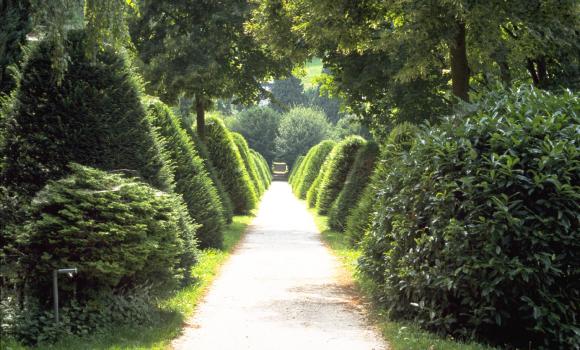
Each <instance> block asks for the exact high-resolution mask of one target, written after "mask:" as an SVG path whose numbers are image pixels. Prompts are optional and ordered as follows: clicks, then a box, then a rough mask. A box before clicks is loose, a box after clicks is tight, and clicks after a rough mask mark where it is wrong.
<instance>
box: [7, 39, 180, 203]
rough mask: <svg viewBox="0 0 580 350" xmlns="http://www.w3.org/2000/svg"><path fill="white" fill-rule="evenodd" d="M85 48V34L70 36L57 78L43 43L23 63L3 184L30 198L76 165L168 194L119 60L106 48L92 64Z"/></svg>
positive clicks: (134, 88)
mask: <svg viewBox="0 0 580 350" xmlns="http://www.w3.org/2000/svg"><path fill="white" fill-rule="evenodd" d="M86 45H87V39H86V35H85V34H84V33H83V32H69V33H68V36H67V40H66V41H65V43H64V50H65V54H66V55H67V62H68V64H67V69H66V71H65V72H64V75H63V76H62V77H60V76H59V73H58V72H55V71H54V70H53V68H52V64H53V60H52V57H53V56H54V54H55V53H54V51H55V50H56V48H55V45H54V44H53V43H52V42H51V41H49V40H45V41H42V42H40V43H39V45H38V46H37V47H35V48H34V49H33V51H32V53H31V54H30V57H29V58H28V60H27V61H26V62H25V63H24V66H23V69H22V75H21V80H20V86H19V88H18V90H17V92H16V95H15V98H14V101H13V103H14V106H13V111H12V113H11V115H10V117H9V120H8V121H7V130H6V137H5V166H4V169H3V172H2V182H3V183H4V184H6V185H7V186H8V187H9V188H10V189H11V190H13V191H16V192H17V193H19V194H20V195H22V196H25V197H27V198H30V197H32V196H33V195H34V194H35V193H36V192H37V191H38V190H40V189H41V188H42V187H43V186H44V185H45V184H46V182H47V181H49V180H53V179H59V178H61V177H63V176H64V175H66V174H68V172H69V168H68V166H67V165H68V164H69V163H70V162H75V163H79V164H83V165H88V166H92V167H95V168H99V169H104V170H116V169H123V170H125V171H127V172H129V173H131V174H134V175H136V176H140V177H141V178H143V179H144V180H145V181H146V182H147V183H150V184H151V185H153V186H155V187H157V188H160V189H163V190H170V189H171V187H172V185H171V178H170V171H168V170H167V169H165V167H164V163H163V160H162V157H161V155H160V154H159V149H158V146H157V145H156V144H155V139H154V136H153V135H152V133H151V127H150V125H149V122H148V120H147V118H146V112H145V109H144V107H143V105H142V104H141V96H140V93H139V87H138V84H137V82H136V79H135V78H134V77H133V73H132V72H131V70H130V69H129V68H128V67H127V64H126V62H125V59H124V58H123V57H122V56H120V55H119V54H117V53H115V52H114V51H113V49H109V48H106V49H104V50H102V51H99V52H97V55H96V57H95V59H94V60H92V59H90V58H89V57H87V51H88V48H87V46H86ZM56 82H58V83H56Z"/></svg>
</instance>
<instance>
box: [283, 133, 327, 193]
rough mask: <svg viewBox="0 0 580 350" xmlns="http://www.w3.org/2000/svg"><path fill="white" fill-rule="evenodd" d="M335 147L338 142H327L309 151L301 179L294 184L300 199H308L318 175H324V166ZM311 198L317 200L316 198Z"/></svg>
mask: <svg viewBox="0 0 580 350" xmlns="http://www.w3.org/2000/svg"><path fill="white" fill-rule="evenodd" d="M335 145H336V142H334V141H331V140H326V141H322V142H321V143H319V144H317V145H316V146H314V147H312V148H311V149H310V150H309V151H308V153H307V154H306V159H305V160H304V165H303V169H302V172H301V174H300V177H299V178H298V181H295V183H293V186H294V187H295V191H296V195H297V196H298V198H300V199H305V198H306V194H307V193H308V191H309V190H310V187H312V186H313V183H314V181H315V180H316V178H317V177H318V175H320V174H321V173H322V171H321V169H322V165H323V164H324V161H325V160H326V158H327V157H328V155H329V154H330V152H331V151H332V149H333V148H334V146H335ZM311 198H313V200H315V198H316V197H311Z"/></svg>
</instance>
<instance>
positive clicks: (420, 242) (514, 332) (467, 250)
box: [360, 88, 580, 349]
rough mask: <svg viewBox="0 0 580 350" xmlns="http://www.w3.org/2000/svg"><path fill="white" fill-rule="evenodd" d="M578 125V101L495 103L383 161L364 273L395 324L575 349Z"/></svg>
mask: <svg viewBox="0 0 580 350" xmlns="http://www.w3.org/2000/svg"><path fill="white" fill-rule="evenodd" d="M579 116H580V98H579V96H578V95H577V94H572V93H569V92H565V93H562V94H561V95H552V94H550V93H547V92H543V91H541V90H536V89H533V88H526V89H521V90H519V91H516V92H511V93H506V92H504V91H502V92H501V93H498V94H497V96H495V98H493V99H490V100H488V101H484V102H483V103H481V107H480V112H478V113H477V114H475V115H473V116H471V117H465V118H463V119H448V120H444V121H443V122H442V123H441V125H440V126H438V127H435V128H429V129H428V128H426V129H425V130H424V131H423V132H422V133H419V134H418V136H417V140H416V141H415V142H414V143H413V146H412V147H411V149H410V150H409V151H408V152H402V153H401V155H400V156H399V157H396V158H393V159H389V172H388V173H387V174H386V176H385V178H384V179H382V180H381V181H380V183H379V184H378V187H377V190H378V202H377V206H376V208H377V214H376V217H375V220H374V224H373V227H372V230H371V231H369V232H368V234H367V235H366V236H365V238H364V240H363V256H362V259H361V265H360V268H361V270H362V271H363V272H364V273H365V274H366V275H367V276H369V277H370V278H372V279H373V280H375V282H376V283H377V284H378V285H379V286H380V299H381V300H382V301H383V302H384V303H385V305H387V306H388V307H389V309H390V310H391V316H392V317H397V318H407V319H412V320H413V321H414V322H417V323H418V324H420V325H422V326H424V327H427V328H431V329H435V330H438V331H441V332H446V333H450V334H453V335H455V336H472V335H474V336H476V337H478V338H482V339H485V340H487V341H490V342H493V343H496V344H504V343H509V344H512V346H516V347H519V348H528V347H533V348H536V349H539V348H543V349H575V348H578V347H580V338H579V337H578V331H579V329H578V311H579V305H580V292H579V290H580V289H579V288H578V287H579V285H578V281H580V270H579V269H578V266H579V265H580V229H579V228H580V222H579V217H578V212H579V209H580V208H579V206H578V203H579V199H580V186H579V184H580V152H579V147H578V145H580V132H579V130H580V117H579Z"/></svg>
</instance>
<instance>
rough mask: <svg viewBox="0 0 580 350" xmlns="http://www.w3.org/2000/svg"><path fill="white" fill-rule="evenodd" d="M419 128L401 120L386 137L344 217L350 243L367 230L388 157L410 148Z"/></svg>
mask: <svg viewBox="0 0 580 350" xmlns="http://www.w3.org/2000/svg"><path fill="white" fill-rule="evenodd" d="M418 132H419V128H418V127H417V126H415V125H413V124H411V123H407V122H403V123H400V124H399V125H397V126H396V127H395V128H394V129H393V130H391V132H390V134H389V135H388V137H387V144H386V145H385V147H384V150H383V152H382V154H381V155H380V156H379V157H378V158H380V159H379V160H377V161H376V165H375V169H374V170H373V172H372V175H371V178H370V180H369V183H368V184H367V185H366V187H365V188H364V190H363V192H362V195H361V198H360V199H359V201H358V203H357V204H356V206H355V207H354V208H353V209H352V211H351V213H350V215H349V216H348V218H347V219H346V230H345V234H346V235H347V237H348V238H349V241H350V243H351V244H352V245H354V246H357V245H358V244H359V243H360V241H361V240H362V239H363V236H364V234H365V232H366V231H368V229H369V227H370V225H371V223H372V220H373V214H374V212H375V202H376V198H377V192H378V191H377V184H378V183H379V181H381V179H383V178H384V177H385V176H387V174H388V172H389V160H388V159H389V158H392V157H397V156H399V155H400V154H401V152H407V151H409V149H410V148H411V145H412V143H413V140H414V138H415V136H416V135H417V133H418Z"/></svg>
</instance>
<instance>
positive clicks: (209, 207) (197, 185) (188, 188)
mask: <svg viewBox="0 0 580 350" xmlns="http://www.w3.org/2000/svg"><path fill="white" fill-rule="evenodd" d="M146 104H147V110H148V113H149V117H150V120H151V123H152V124H153V126H154V127H155V128H156V130H157V132H158V134H159V135H160V136H161V138H160V140H161V144H162V146H163V150H164V151H165V152H166V153H167V154H168V155H169V157H170V159H171V161H172V165H173V171H174V177H175V192H177V193H178V194H180V195H182V196H183V199H184V201H185V204H186V205H187V209H188V213H189V215H190V216H191V218H193V219H194V220H195V222H196V223H198V224H201V227H200V228H199V230H198V234H197V237H198V240H199V244H200V247H202V248H207V247H212V248H220V247H221V246H222V243H223V231H224V228H225V220H224V217H223V207H222V203H221V201H220V198H219V195H218V192H217V190H216V188H215V187H214V184H213V182H212V181H211V178H210V177H209V174H208V172H207V170H206V169H205V167H204V164H203V160H202V159H201V158H200V157H199V155H198V153H197V151H196V149H195V147H194V145H193V142H191V139H190V138H189V136H188V135H187V133H186V132H185V130H183V128H182V127H181V125H180V122H179V120H178V118H177V117H176V116H175V115H174V114H173V112H172V111H171V110H170V109H169V107H167V106H166V105H165V104H164V103H163V102H161V101H159V100H155V99H148V100H147V101H146Z"/></svg>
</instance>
